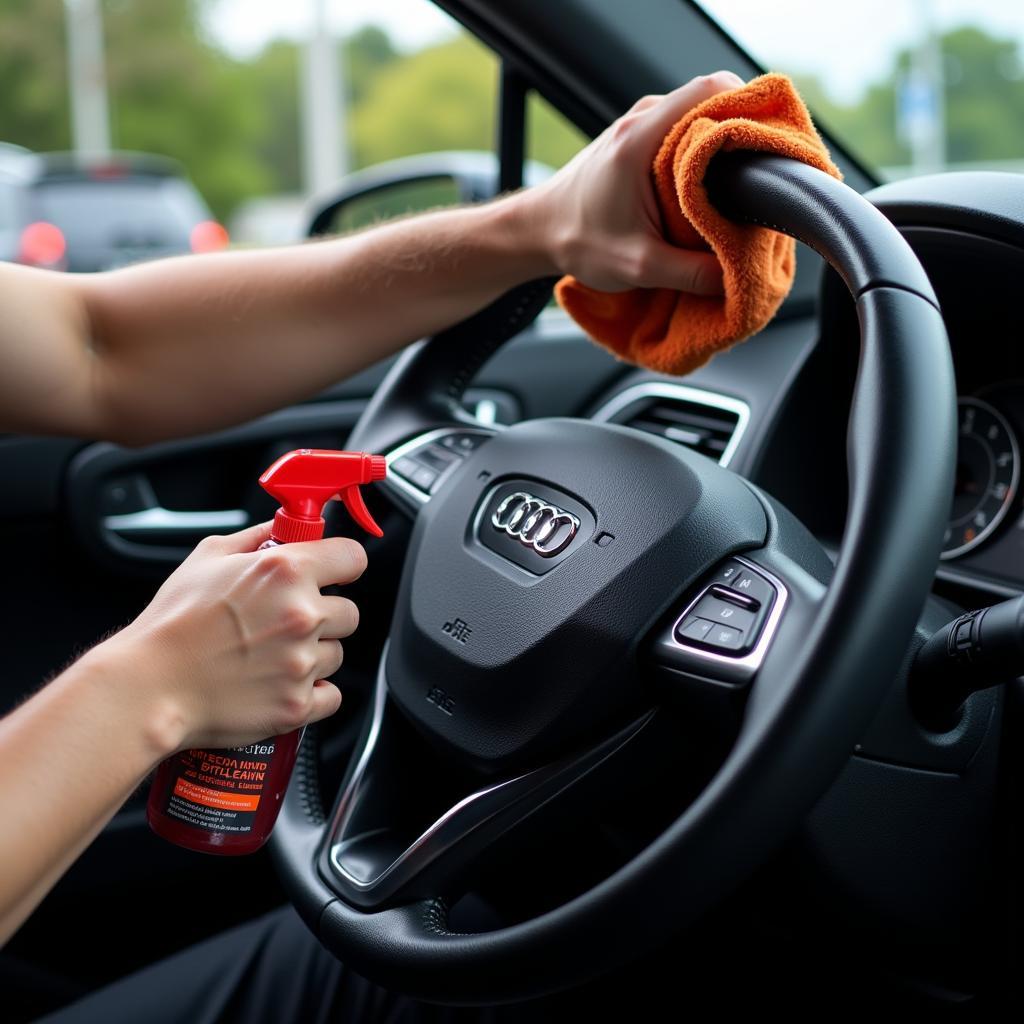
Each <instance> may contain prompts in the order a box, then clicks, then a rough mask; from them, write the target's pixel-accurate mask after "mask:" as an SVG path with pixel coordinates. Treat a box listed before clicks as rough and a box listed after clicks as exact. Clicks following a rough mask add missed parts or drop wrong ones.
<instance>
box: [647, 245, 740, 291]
mask: <svg viewBox="0 0 1024 1024" xmlns="http://www.w3.org/2000/svg"><path fill="white" fill-rule="evenodd" d="M648 245H649V247H650V248H649V251H648V253H647V255H646V256H645V258H644V261H643V268H644V269H643V273H642V274H641V275H640V279H639V280H637V281H636V282H634V283H635V284H636V285H637V287H640V288H671V289H672V290H673V291H678V292H690V293H691V294H692V295H721V294H722V291H723V285H722V265H721V264H720V263H719V262H718V257H717V256H716V255H715V254H714V253H711V252H697V251H695V250H692V249H682V248H680V247H679V246H677V245H671V244H670V243H668V242H666V241H664V240H662V239H650V241H649V242H648Z"/></svg>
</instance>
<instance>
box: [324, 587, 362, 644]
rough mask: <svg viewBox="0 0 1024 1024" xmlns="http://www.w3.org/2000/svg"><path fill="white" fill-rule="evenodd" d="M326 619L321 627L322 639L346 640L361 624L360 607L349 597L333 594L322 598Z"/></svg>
mask: <svg viewBox="0 0 1024 1024" xmlns="http://www.w3.org/2000/svg"><path fill="white" fill-rule="evenodd" d="M320 608H321V610H322V611H323V614H324V621H323V624H322V625H321V627H320V638H321V639H322V640H344V639H345V637H348V636H351V635H352V634H353V633H354V632H355V631H356V627H357V626H358V625H359V609H358V608H357V607H356V604H355V602H354V601H350V600H349V599H348V598H347V597H335V596H334V595H333V594H332V595H328V596H326V597H322V598H320Z"/></svg>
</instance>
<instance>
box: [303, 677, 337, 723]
mask: <svg viewBox="0 0 1024 1024" xmlns="http://www.w3.org/2000/svg"><path fill="white" fill-rule="evenodd" d="M340 707H341V690H339V689H338V688H337V687H336V686H335V685H334V683H329V682H328V681H327V680H326V679H318V680H317V681H316V682H315V683H314V684H313V693H312V697H311V699H310V711H309V715H308V717H307V723H309V724H312V723H313V722H319V721H322V720H323V719H324V718H329V717H330V716H331V715H333V714H334V713H335V712H336V711H337V710H338V708H340Z"/></svg>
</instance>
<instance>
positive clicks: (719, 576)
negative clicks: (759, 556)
mask: <svg viewBox="0 0 1024 1024" xmlns="http://www.w3.org/2000/svg"><path fill="white" fill-rule="evenodd" d="M742 571H743V566H742V565H740V563H739V562H726V563H725V565H723V566H722V567H721V568H720V569H719V570H718V571H717V572H716V573H715V577H714V579H713V580H712V582H713V583H724V584H725V585H726V586H730V587H731V586H732V581H733V580H734V579H735V578H736V577H737V576H738V575H739V574H740V573H741V572H742Z"/></svg>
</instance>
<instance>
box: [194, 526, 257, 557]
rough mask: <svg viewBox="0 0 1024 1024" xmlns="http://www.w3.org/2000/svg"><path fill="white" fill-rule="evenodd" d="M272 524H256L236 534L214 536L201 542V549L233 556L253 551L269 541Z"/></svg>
mask: <svg viewBox="0 0 1024 1024" xmlns="http://www.w3.org/2000/svg"><path fill="white" fill-rule="evenodd" d="M272 527H273V524H272V523H270V522H266V523H257V524H256V525H255V526H249V527H247V528H246V529H244V530H239V531H238V532H237V533H226V534H223V535H221V534H214V535H212V536H210V537H207V538H206V539H205V540H204V541H202V542H201V544H202V546H203V547H206V548H208V549H209V550H211V551H216V552H217V553H218V554H221V555H235V554H239V553H241V552H243V551H255V550H256V549H257V548H258V547H259V546H260V545H261V544H262V543H263V542H264V541H267V540H269V539H270V531H271V528H272Z"/></svg>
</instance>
